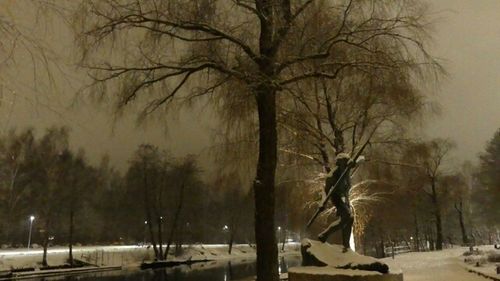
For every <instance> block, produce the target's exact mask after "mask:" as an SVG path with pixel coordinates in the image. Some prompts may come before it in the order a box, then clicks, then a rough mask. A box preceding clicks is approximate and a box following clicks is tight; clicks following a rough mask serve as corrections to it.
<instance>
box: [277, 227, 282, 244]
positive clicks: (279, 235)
mask: <svg viewBox="0 0 500 281" xmlns="http://www.w3.org/2000/svg"><path fill="white" fill-rule="evenodd" d="M280 239H281V226H278V247H279V244H280Z"/></svg>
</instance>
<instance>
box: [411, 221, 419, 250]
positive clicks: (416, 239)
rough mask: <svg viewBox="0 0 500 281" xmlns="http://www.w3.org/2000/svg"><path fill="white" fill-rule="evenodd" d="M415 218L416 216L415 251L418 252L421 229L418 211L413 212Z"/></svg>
mask: <svg viewBox="0 0 500 281" xmlns="http://www.w3.org/2000/svg"><path fill="white" fill-rule="evenodd" d="M413 218H414V222H415V247H414V248H415V249H414V250H415V251H417V252H420V238H419V236H420V229H419V227H418V217H417V213H416V212H415V213H413Z"/></svg>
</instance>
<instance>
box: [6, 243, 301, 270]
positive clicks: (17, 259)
mask: <svg viewBox="0 0 500 281" xmlns="http://www.w3.org/2000/svg"><path fill="white" fill-rule="evenodd" d="M299 251H300V245H299V243H288V244H287V245H286V247H285V251H280V254H281V255H288V254H297V253H298V252H299ZM171 252H172V251H171ZM181 252H182V253H181V254H179V255H177V256H174V255H170V254H169V257H168V260H171V261H186V260H192V261H196V260H216V261H223V260H232V259H253V258H254V257H255V248H254V247H252V246H250V245H248V244H238V245H233V250H232V253H231V254H228V246H227V245H225V244H217V245H213V244H211V245H203V244H196V245H189V246H188V245H186V246H183V247H182V251H181ZM42 255H43V251H42V250H26V249H25V250H19V249H12V250H1V251H0V270H9V269H11V268H24V267H35V268H36V267H39V265H38V264H39V263H40V262H41V260H42ZM73 256H74V258H75V259H79V260H82V261H85V262H88V263H91V264H96V265H99V266H123V267H135V266H139V265H140V264H141V263H142V262H144V261H151V260H152V259H153V257H154V255H153V249H152V247H141V246H135V245H124V246H84V247H74V248H73ZM67 258H68V248H67V247H55V248H50V249H49V250H48V254H47V260H48V263H49V265H61V264H64V263H65V262H66V259H67Z"/></svg>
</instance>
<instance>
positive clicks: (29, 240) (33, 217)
mask: <svg viewBox="0 0 500 281" xmlns="http://www.w3.org/2000/svg"><path fill="white" fill-rule="evenodd" d="M34 220H35V216H30V231H29V235H28V250H29V249H30V247H31V229H32V228H33V221H34Z"/></svg>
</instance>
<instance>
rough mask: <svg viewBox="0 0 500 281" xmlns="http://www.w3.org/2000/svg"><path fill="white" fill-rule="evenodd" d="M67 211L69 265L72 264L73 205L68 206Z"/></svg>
mask: <svg viewBox="0 0 500 281" xmlns="http://www.w3.org/2000/svg"><path fill="white" fill-rule="evenodd" d="M70 208H71V209H70V211H69V239H68V244H69V258H68V261H69V265H70V266H73V231H74V216H75V211H74V210H73V207H70Z"/></svg>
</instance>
